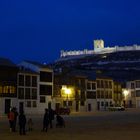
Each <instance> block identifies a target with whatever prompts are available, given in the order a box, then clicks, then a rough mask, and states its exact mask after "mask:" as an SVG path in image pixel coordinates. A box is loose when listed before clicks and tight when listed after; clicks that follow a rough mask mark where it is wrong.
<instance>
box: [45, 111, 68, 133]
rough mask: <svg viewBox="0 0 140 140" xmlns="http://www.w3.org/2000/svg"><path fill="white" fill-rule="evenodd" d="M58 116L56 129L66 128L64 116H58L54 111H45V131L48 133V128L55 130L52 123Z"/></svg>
mask: <svg viewBox="0 0 140 140" xmlns="http://www.w3.org/2000/svg"><path fill="white" fill-rule="evenodd" d="M55 115H56V127H65V121H64V119H63V117H62V116H60V115H59V114H56V113H55V111H54V110H52V109H45V114H44V118H43V131H45V132H47V130H48V127H50V128H53V125H52V121H53V120H54V116H55Z"/></svg>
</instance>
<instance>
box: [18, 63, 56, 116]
mask: <svg viewBox="0 0 140 140" xmlns="http://www.w3.org/2000/svg"><path fill="white" fill-rule="evenodd" d="M18 66H19V67H20V68H21V69H22V70H23V71H22V72H19V73H18V93H17V94H18V102H19V109H22V108H24V110H25V111H26V112H27V113H31V111H32V113H38V114H42V113H44V109H45V108H49V107H51V108H53V109H54V101H53V98H52V97H53V70H52V69H50V68H48V67H47V66H45V65H41V64H40V63H36V62H32V61H23V62H21V63H20V64H19V65H18ZM21 94H22V98H23V97H24V99H21V97H20V96H21ZM19 97H20V99H19Z"/></svg>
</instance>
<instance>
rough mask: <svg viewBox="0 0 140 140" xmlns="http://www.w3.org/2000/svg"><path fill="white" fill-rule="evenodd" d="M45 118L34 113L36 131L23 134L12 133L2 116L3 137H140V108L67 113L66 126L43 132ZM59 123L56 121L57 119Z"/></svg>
mask: <svg viewBox="0 0 140 140" xmlns="http://www.w3.org/2000/svg"><path fill="white" fill-rule="evenodd" d="M42 117H43V116H32V119H33V122H34V126H33V127H34V130H33V131H32V132H27V135H25V136H20V135H19V133H18V132H15V133H10V132H9V125H8V121H7V118H6V117H0V140H25V139H26V140H132V139H135V140H139V139H140V110H138V109H127V110H126V111H122V112H121V111H120V112H119V111H116V112H94V113H73V114H71V115H69V116H64V119H65V121H66V127H65V128H55V127H54V128H53V129H49V130H48V132H47V133H45V132H41V129H42ZM27 118H29V116H27ZM54 126H55V121H54Z"/></svg>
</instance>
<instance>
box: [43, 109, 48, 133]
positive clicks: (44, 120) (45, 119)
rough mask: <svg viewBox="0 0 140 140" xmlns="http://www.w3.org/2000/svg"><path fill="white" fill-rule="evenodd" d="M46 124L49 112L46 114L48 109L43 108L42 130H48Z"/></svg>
mask: <svg viewBox="0 0 140 140" xmlns="http://www.w3.org/2000/svg"><path fill="white" fill-rule="evenodd" d="M48 125H49V114H48V109H45V114H44V118H43V131H45V132H47V131H48Z"/></svg>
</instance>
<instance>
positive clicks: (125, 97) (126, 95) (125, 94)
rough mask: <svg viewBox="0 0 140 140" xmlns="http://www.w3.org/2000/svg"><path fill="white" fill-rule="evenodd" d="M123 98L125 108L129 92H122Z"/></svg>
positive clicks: (125, 90)
mask: <svg viewBox="0 0 140 140" xmlns="http://www.w3.org/2000/svg"><path fill="white" fill-rule="evenodd" d="M123 96H124V107H125V106H126V101H127V99H128V96H129V91H128V90H127V89H124V90H123Z"/></svg>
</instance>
